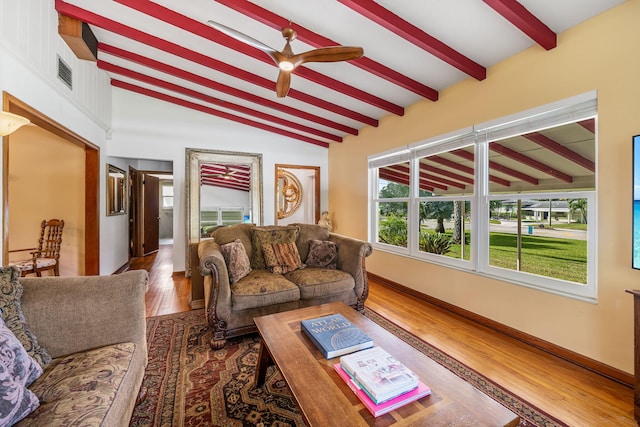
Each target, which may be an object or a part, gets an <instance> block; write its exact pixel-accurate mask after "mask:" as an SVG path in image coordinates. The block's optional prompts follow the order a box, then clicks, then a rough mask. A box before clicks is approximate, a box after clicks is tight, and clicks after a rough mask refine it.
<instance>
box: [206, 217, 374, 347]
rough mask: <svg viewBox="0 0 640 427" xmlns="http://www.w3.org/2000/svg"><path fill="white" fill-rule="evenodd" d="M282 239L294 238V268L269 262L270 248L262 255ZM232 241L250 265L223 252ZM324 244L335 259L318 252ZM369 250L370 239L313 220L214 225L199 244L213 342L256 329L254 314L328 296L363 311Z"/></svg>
mask: <svg viewBox="0 0 640 427" xmlns="http://www.w3.org/2000/svg"><path fill="white" fill-rule="evenodd" d="M283 242H288V243H291V242H293V243H294V244H295V249H297V256H299V262H301V264H299V265H298V266H296V268H293V269H287V268H285V270H284V271H283V270H282V269H281V267H282V266H281V265H279V264H278V263H277V262H276V263H273V262H272V263H271V264H272V265H269V262H270V261H273V259H271V258H272V257H273V254H271V255H268V254H267V255H268V256H265V253H263V251H262V250H261V246H262V248H264V246H265V245H266V246H272V247H273V246H274V245H275V246H277V245H278V244H280V245H285V243H283ZM234 244H235V248H236V249H237V248H241V251H240V252H244V254H245V255H246V257H247V258H248V261H249V263H250V268H247V266H246V265H241V266H240V267H238V263H237V262H236V261H234V260H233V259H229V256H228V254H227V257H226V258H225V254H224V253H223V252H225V250H224V249H225V248H228V247H229V246H232V247H233V246H234ZM318 248H320V249H318ZM277 249H278V247H276V252H277ZM310 249H311V250H310ZM326 249H329V251H331V250H332V251H334V252H333V253H334V255H335V258H334V259H329V258H327V256H326V255H327V253H326V252H322V250H326ZM228 252H229V251H228V250H227V253H228ZM293 252H296V251H295V250H294V251H293ZM371 252H372V247H371V245H370V244H369V243H368V242H364V241H361V240H358V239H354V238H350V237H347V236H342V235H339V234H335V233H330V232H329V231H328V230H327V229H326V228H324V227H321V226H318V225H313V224H293V225H288V226H264V227H256V226H254V225H252V224H237V225H232V226H226V227H220V228H217V229H216V230H214V231H213V232H212V233H211V239H206V240H203V241H202V242H200V244H199V246H198V257H199V260H200V272H201V274H202V276H204V299H205V312H206V316H207V321H208V323H209V326H210V327H211V330H212V331H213V339H212V342H211V345H212V347H214V348H221V347H223V346H224V345H225V343H226V339H227V338H230V337H234V336H238V335H243V334H246V333H250V332H254V331H256V327H255V324H254V322H253V319H254V318H255V317H258V316H263V315H267V314H272V313H276V312H280V311H285V310H292V309H296V308H300V307H306V306H310V305H317V304H323V303H326V302H332V301H342V302H344V303H345V304H347V305H349V306H351V307H353V308H354V309H356V310H359V311H363V310H364V303H365V300H366V299H367V295H368V290H369V288H368V282H367V275H366V270H365V258H366V257H367V256H369V255H370V254H371ZM317 254H320V255H319V256H315V255H317ZM241 255H242V254H241ZM288 255H291V254H288ZM293 256H294V257H295V256H296V254H295V253H294V254H293ZM240 264H242V263H240ZM230 270H238V271H240V274H239V275H238V274H236V273H238V271H236V272H234V271H230ZM287 270H291V271H287ZM240 276H241V277H240ZM234 279H235V280H234Z"/></svg>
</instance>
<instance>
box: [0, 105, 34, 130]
mask: <svg viewBox="0 0 640 427" xmlns="http://www.w3.org/2000/svg"><path fill="white" fill-rule="evenodd" d="M28 123H31V122H30V121H29V119H27V118H25V117H22V116H19V115H17V114H13V113H9V112H7V111H0V136H6V135H9V134H10V133H13V132H15V131H16V130H18V129H19V128H20V127H22V126H24V125H26V124H28Z"/></svg>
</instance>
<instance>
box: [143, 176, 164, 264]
mask: <svg viewBox="0 0 640 427" xmlns="http://www.w3.org/2000/svg"><path fill="white" fill-rule="evenodd" d="M143 206H144V215H143V221H144V232H143V235H144V243H143V252H144V255H149V254H150V253H153V252H156V251H157V250H158V247H159V245H160V237H159V230H160V179H159V178H157V177H155V176H152V175H148V174H145V176H144V205H143Z"/></svg>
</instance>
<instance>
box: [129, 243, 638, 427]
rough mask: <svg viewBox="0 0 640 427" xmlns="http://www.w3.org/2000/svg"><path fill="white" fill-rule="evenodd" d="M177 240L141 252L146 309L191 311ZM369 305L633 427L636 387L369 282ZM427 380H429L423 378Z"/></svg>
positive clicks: (478, 365) (499, 378)
mask: <svg viewBox="0 0 640 427" xmlns="http://www.w3.org/2000/svg"><path fill="white" fill-rule="evenodd" d="M171 252H172V246H170V245H169V246H161V247H160V251H159V252H158V253H156V254H153V255H150V256H148V257H144V258H136V259H133V260H132V262H131V269H139V268H143V269H146V270H147V271H149V273H150V283H149V291H148V292H147V304H146V308H147V316H157V315H160V314H169V313H175V312H181V311H188V310H190V307H189V294H190V292H191V283H190V279H188V278H185V277H184V276H182V277H172V271H171V270H172V261H171V255H172V254H171ZM369 285H370V291H369V298H368V299H367V303H366V305H367V306H368V307H369V308H370V309H372V310H374V311H376V312H377V313H379V314H381V315H383V316H385V317H386V318H388V319H389V320H391V321H393V322H394V323H396V324H398V325H399V326H401V327H403V328H405V329H407V330H409V331H411V332H412V333H414V334H415V335H417V336H419V337H420V338H422V339H423V340H425V341H428V342H429V343H431V344H432V345H434V346H436V347H438V348H439V349H441V350H443V351H445V352H446V353H448V354H449V355H451V356H453V357H455V358H456V359H457V360H459V361H460V362H462V363H464V364H466V365H467V366H469V367H471V368H473V369H475V370H476V371H478V372H480V373H481V374H483V375H485V376H486V377H488V378H489V379H491V380H492V381H494V382H496V383H498V384H500V385H502V386H503V387H505V388H506V389H508V390H510V391H512V392H514V393H516V394H517V395H518V396H520V397H522V398H523V399H525V400H527V401H529V402H531V403H533V404H534V405H536V406H538V407H539V408H541V409H543V410H544V411H546V412H548V413H549V414H551V415H553V416H555V417H557V418H558V419H560V420H562V421H563V422H565V423H567V424H568V425H570V426H576V427H582V426H636V425H637V423H636V422H635V420H634V418H633V389H632V388H630V387H627V386H625V385H622V384H619V383H617V382H614V381H611V380H608V379H606V378H604V377H602V376H600V375H598V374H595V373H593V372H590V371H588V370H586V369H583V368H580V367H577V366H575V365H573V364H571V363H569V362H567V361H564V360H562V359H559V358H556V357H554V356H550V355H549V354H547V353H545V352H543V351H541V350H537V349H535V348H533V347H530V346H528V345H526V344H523V343H522V342H520V341H517V340H515V339H512V338H509V337H506V336H504V335H503V334H500V333H496V332H495V331H492V330H490V329H488V328H486V327H483V326H480V325H478V324H476V323H474V322H471V321H469V320H466V319H464V318H461V317H459V316H457V315H455V314H452V313H450V312H448V311H445V310H442V309H440V308H437V307H434V306H432V305H430V304H428V303H426V302H424V301H421V300H419V299H417V298H414V297H412V296H409V295H406V294H404V293H401V292H398V291H396V290H394V289H391V288H389V287H387V286H385V285H382V284H379V283H375V282H373V281H372V280H370V281H369ZM425 382H428V379H426V381H425Z"/></svg>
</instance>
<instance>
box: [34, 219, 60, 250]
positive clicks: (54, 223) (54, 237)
mask: <svg viewBox="0 0 640 427" xmlns="http://www.w3.org/2000/svg"><path fill="white" fill-rule="evenodd" d="M63 228H64V220H62V219H50V220H49V221H47V220H43V221H42V229H41V230H40V240H39V241H38V251H39V252H40V254H39V256H40V257H43V258H55V259H59V258H60V245H61V244H62V229H63Z"/></svg>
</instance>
